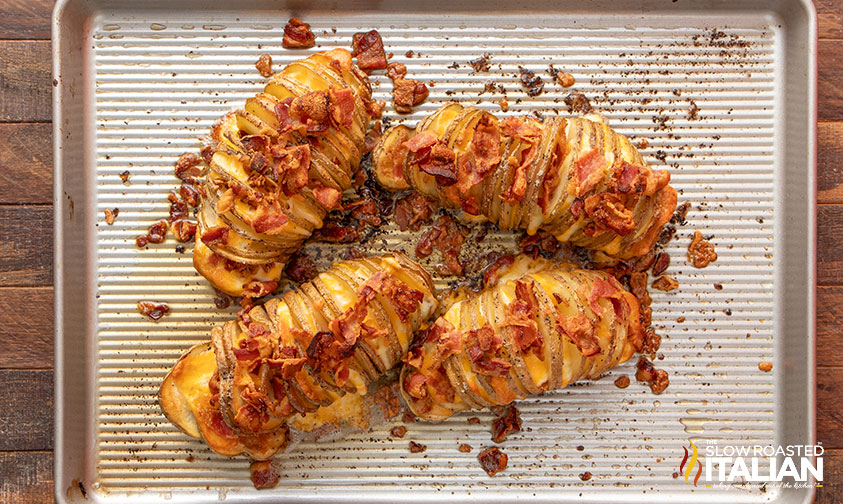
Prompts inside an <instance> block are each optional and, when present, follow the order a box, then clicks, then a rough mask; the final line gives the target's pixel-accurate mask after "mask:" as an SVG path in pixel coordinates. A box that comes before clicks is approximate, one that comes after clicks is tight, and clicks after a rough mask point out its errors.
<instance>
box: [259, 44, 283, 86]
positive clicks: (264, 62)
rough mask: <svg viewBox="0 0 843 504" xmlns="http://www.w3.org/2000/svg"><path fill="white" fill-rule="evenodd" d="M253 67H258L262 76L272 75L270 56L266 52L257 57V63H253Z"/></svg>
mask: <svg viewBox="0 0 843 504" xmlns="http://www.w3.org/2000/svg"><path fill="white" fill-rule="evenodd" d="M282 43H283V42H282ZM255 68H257V69H258V72H260V73H261V75H262V76H264V77H272V56H270V55H268V54H261V55H260V56H259V57H258V61H257V63H255Z"/></svg>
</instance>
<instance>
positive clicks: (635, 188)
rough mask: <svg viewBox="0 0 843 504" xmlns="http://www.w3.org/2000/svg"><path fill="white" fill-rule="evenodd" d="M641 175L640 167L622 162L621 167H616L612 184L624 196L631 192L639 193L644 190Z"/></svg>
mask: <svg viewBox="0 0 843 504" xmlns="http://www.w3.org/2000/svg"><path fill="white" fill-rule="evenodd" d="M640 174H641V169H640V168H639V167H637V166H635V165H634V164H630V163H627V162H626V161H621V163H620V165H618V166H616V167H615V170H614V174H613V175H612V181H611V183H610V184H611V186H612V187H614V188H615V190H616V191H617V192H619V193H622V194H627V193H630V192H636V193H638V192H641V191H642V190H643V189H644V188H643V185H642V183H641V182H642V181H641V177H640V176H639V175H640Z"/></svg>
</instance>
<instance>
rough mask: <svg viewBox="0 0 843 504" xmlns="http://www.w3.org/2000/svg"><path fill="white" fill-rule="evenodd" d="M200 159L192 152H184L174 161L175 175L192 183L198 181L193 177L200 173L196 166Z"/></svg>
mask: <svg viewBox="0 0 843 504" xmlns="http://www.w3.org/2000/svg"><path fill="white" fill-rule="evenodd" d="M199 163H201V160H200V159H199V156H197V155H196V154H194V153H192V152H185V153H184V154H182V155H181V156H179V159H178V160H177V161H176V177H178V178H179V179H180V180H183V181H185V182H189V183H192V184H195V183H198V181H197V180H196V179H195V177H197V176H199V174H201V173H202V170H201V169H200V168H199V167H198V166H199Z"/></svg>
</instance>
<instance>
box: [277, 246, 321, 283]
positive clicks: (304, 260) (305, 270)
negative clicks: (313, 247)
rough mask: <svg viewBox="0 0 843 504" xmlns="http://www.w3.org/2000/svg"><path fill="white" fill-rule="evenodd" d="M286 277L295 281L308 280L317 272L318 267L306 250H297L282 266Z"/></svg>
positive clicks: (302, 281)
mask: <svg viewBox="0 0 843 504" xmlns="http://www.w3.org/2000/svg"><path fill="white" fill-rule="evenodd" d="M284 274H285V275H287V278H289V279H290V280H292V281H294V282H297V283H300V284H301V283H304V282H309V281H310V280H312V279H313V278H314V277H315V276H316V275H318V274H319V268H317V267H316V263H315V262H313V259H312V258H311V257H310V256H309V255H307V252H304V251H298V252H296V253H295V254H293V255H292V257H290V260H289V261H288V262H287V266H286V267H285V268H284Z"/></svg>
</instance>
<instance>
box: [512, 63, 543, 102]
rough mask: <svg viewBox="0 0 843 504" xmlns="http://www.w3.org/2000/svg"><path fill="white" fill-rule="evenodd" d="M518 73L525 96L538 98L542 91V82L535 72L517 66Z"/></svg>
mask: <svg viewBox="0 0 843 504" xmlns="http://www.w3.org/2000/svg"><path fill="white" fill-rule="evenodd" d="M518 73H519V74H520V76H521V85H522V86H524V88H525V89H526V90H527V96H538V95H540V94H542V91H543V90H544V81H543V80H542V78H541V77H539V76H538V75H536V73H535V72H533V71H531V70H527V69H526V68H524V67H522V66H519V67H518Z"/></svg>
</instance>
